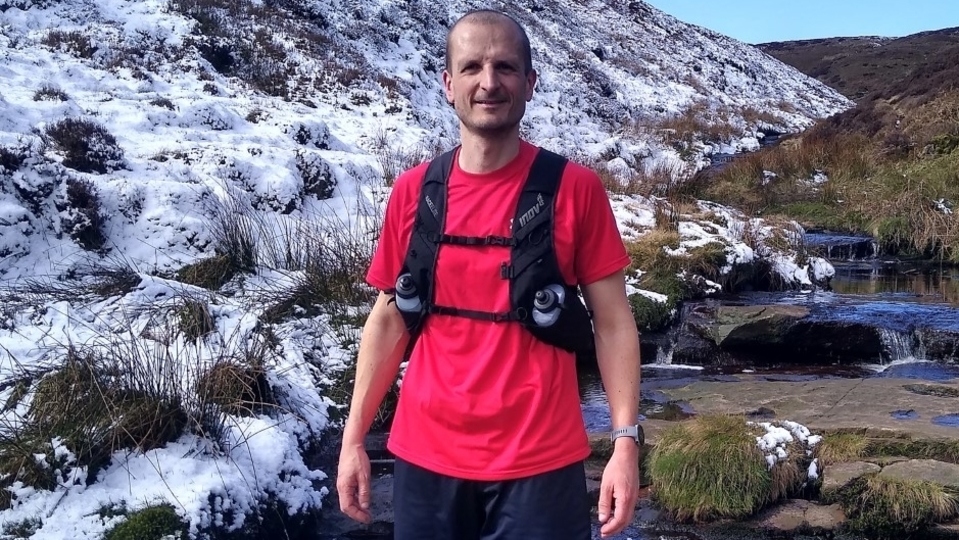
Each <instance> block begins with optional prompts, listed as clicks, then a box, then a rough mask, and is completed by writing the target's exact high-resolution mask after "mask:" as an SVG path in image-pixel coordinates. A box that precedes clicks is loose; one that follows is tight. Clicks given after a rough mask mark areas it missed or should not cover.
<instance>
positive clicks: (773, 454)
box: [749, 420, 822, 480]
mask: <svg viewBox="0 0 959 540" xmlns="http://www.w3.org/2000/svg"><path fill="white" fill-rule="evenodd" d="M749 424H751V425H756V426H759V427H761V428H763V429H764V430H765V433H763V434H762V435H759V436H757V437H756V446H757V447H758V448H759V450H760V451H761V452H762V453H763V455H764V456H765V459H766V464H767V465H768V466H769V468H770V469H771V468H773V467H774V466H775V465H776V463H779V462H781V461H785V460H787V459H789V451H788V447H789V445H790V444H791V443H796V444H797V445H799V447H800V448H801V449H802V450H803V451H804V453H805V454H806V455H807V456H808V455H811V454H812V451H813V448H814V447H815V446H816V445H817V444H819V442H820V441H822V436H821V435H813V434H812V433H810V431H809V428H807V427H806V426H804V425H802V424H799V423H797V422H793V421H790V420H782V421H778V422H775V423H771V422H758V423H757V422H749ZM807 474H808V478H809V479H810V480H815V479H816V478H817V477H818V472H817V468H816V460H813V461H812V463H810V465H809V468H808V470H807Z"/></svg>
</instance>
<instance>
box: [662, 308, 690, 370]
mask: <svg viewBox="0 0 959 540" xmlns="http://www.w3.org/2000/svg"><path fill="white" fill-rule="evenodd" d="M691 309H692V308H691V307H690V304H689V303H687V302H684V303H682V304H680V308H679V313H678V314H677V315H676V318H675V319H674V320H675V321H676V322H675V323H674V324H673V325H672V326H670V327H669V329H667V330H666V333H665V339H663V340H661V341H659V343H658V344H657V346H656V364H657V365H661V366H671V365H673V351H674V350H675V349H676V345H677V344H679V337H680V336H681V335H682V333H683V332H684V331H687V330H686V328H685V326H686V322H687V321H688V320H689V312H690V310H691Z"/></svg>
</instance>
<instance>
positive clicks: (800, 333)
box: [673, 302, 883, 364]
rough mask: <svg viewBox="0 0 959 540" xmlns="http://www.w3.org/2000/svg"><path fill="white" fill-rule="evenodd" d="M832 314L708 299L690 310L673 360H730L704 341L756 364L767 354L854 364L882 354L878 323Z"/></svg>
mask: <svg viewBox="0 0 959 540" xmlns="http://www.w3.org/2000/svg"><path fill="white" fill-rule="evenodd" d="M828 315H829V314H828V312H825V313H813V312H812V310H811V309H810V308H808V307H805V306H793V305H780V304H763V305H751V306H735V305H717V304H715V303H709V302H705V303H703V304H702V305H699V306H696V307H695V308H693V309H690V310H689V314H688V316H687V319H686V321H685V324H683V325H682V327H681V328H680V331H679V336H678V338H677V339H676V340H675V342H676V343H677V344H679V345H678V346H677V350H676V351H674V354H673V359H674V362H675V361H676V359H677V357H678V358H680V359H681V361H683V362H685V361H687V359H689V360H691V363H694V364H699V363H700V362H701V361H702V360H703V359H707V358H709V357H710V354H712V356H713V357H714V358H717V359H718V362H719V363H726V362H728V359H725V358H724V357H723V356H722V355H717V354H716V353H715V351H713V352H711V351H710V350H709V346H708V345H707V344H704V343H703V341H706V342H708V344H709V345H714V346H715V347H716V350H719V351H735V352H736V353H737V355H736V356H737V357H743V358H744V359H751V361H752V363H762V362H763V358H766V359H768V358H776V359H777V361H782V362H795V363H799V364H802V363H809V362H811V361H814V362H822V361H823V360H827V359H831V360H836V361H842V362H847V363H856V362H862V361H867V362H873V361H875V360H876V359H877V358H880V357H881V355H882V351H883V343H882V339H881V338H880V335H879V331H878V330H877V329H876V327H875V326H873V325H870V324H868V323H865V322H859V321H855V320H834V319H830V318H829V317H828ZM686 334H692V336H688V335H686ZM697 337H698V339H697ZM697 360H700V362H697ZM712 363H713V364H715V363H716V362H712Z"/></svg>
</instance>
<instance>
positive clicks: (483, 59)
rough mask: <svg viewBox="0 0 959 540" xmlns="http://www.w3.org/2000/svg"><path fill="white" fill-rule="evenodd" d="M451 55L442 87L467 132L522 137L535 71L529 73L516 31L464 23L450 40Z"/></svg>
mask: <svg viewBox="0 0 959 540" xmlns="http://www.w3.org/2000/svg"><path fill="white" fill-rule="evenodd" d="M449 55H450V61H449V64H450V67H449V69H448V70H446V71H443V84H444V86H445V88H446V99H447V101H449V102H450V103H452V104H453V106H454V107H455V109H456V115H457V116H458V117H459V119H460V122H461V124H462V126H463V129H464V130H466V131H468V132H470V133H472V134H474V135H478V136H481V137H500V136H503V135H507V134H509V133H510V132H513V131H516V132H517V133H518V131H519V122H520V120H521V119H522V118H523V114H525V112H526V102H527V101H529V100H530V99H532V98H533V87H534V86H535V85H536V72H535V71H530V72H529V73H528V74H527V73H525V70H526V63H525V61H524V59H523V46H522V43H521V41H520V37H519V35H518V32H517V31H516V29H515V28H514V27H513V26H512V25H511V24H510V23H509V22H507V21H504V22H502V23H494V24H484V23H471V22H464V23H462V24H460V25H459V26H457V27H456V28H455V29H454V30H453V35H452V36H450V51H449Z"/></svg>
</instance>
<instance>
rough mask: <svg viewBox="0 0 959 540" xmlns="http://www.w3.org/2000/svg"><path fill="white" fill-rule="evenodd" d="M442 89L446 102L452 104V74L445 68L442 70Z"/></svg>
mask: <svg viewBox="0 0 959 540" xmlns="http://www.w3.org/2000/svg"><path fill="white" fill-rule="evenodd" d="M443 91H444V92H446V102H447V103H449V104H450V105H453V104H454V103H453V102H454V101H455V98H454V97H453V76H452V75H450V72H449V70H446V69H444V70H443Z"/></svg>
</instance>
